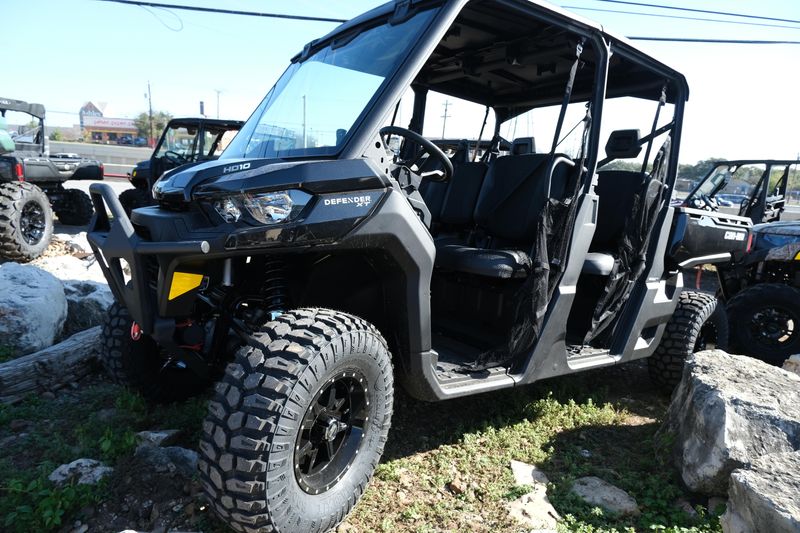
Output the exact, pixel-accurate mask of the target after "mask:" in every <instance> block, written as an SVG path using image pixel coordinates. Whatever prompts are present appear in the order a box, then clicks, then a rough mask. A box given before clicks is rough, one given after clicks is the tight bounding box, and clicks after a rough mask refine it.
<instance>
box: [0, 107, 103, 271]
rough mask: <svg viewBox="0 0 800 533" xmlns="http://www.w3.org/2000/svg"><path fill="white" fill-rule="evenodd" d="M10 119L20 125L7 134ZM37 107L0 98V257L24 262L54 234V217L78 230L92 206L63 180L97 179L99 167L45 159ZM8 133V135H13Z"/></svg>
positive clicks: (100, 172) (89, 162)
mask: <svg viewBox="0 0 800 533" xmlns="http://www.w3.org/2000/svg"><path fill="white" fill-rule="evenodd" d="M9 119H12V120H14V121H15V122H22V123H25V124H26V126H19V127H21V128H23V131H14V132H9V131H8V128H9V126H8V123H9ZM44 119H45V109H44V106H43V105H41V104H28V103H26V102H22V101H20V100H10V99H5V98H0V120H2V122H0V131H2V132H3V133H2V134H0V135H3V137H4V139H5V141H4V142H3V144H2V150H0V255H1V256H3V257H6V258H8V259H13V260H15V261H29V260H31V259H34V258H36V257H38V256H39V255H41V253H42V252H44V250H45V248H47V245H48V244H49V242H50V235H51V234H52V232H53V213H54V212H55V215H56V216H57V217H58V219H59V221H60V222H61V223H62V224H67V225H72V226H83V225H86V224H88V223H89V220H90V219H91V218H92V213H93V210H92V202H91V200H90V199H89V196H88V195H87V194H86V193H84V192H83V191H80V190H78V189H67V188H64V186H63V184H64V182H66V181H67V180H70V179H72V180H102V179H103V164H102V163H100V162H99V161H95V160H90V159H81V158H69V157H57V158H56V157H54V158H50V157H48V155H49V147H48V141H47V137H46V135H45V125H44ZM12 133H13V135H12Z"/></svg>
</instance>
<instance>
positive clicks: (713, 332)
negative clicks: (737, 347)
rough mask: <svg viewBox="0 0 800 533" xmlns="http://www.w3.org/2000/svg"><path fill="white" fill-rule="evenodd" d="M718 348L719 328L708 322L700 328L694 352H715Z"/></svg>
mask: <svg viewBox="0 0 800 533" xmlns="http://www.w3.org/2000/svg"><path fill="white" fill-rule="evenodd" d="M716 347H717V328H716V326H714V324H712V323H711V322H706V323H705V324H703V327H702V328H700V335H698V336H697V341H695V343H694V351H695V352H699V351H702V350H713V349H715V348H716Z"/></svg>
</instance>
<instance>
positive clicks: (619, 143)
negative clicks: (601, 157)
mask: <svg viewBox="0 0 800 533" xmlns="http://www.w3.org/2000/svg"><path fill="white" fill-rule="evenodd" d="M641 151H642V145H641V143H640V142H639V130H617V131H612V132H611V135H610V136H609V137H608V142H607V143H606V155H607V156H608V158H609V159H631V158H634V157H636V156H638V155H639V153H640V152H641Z"/></svg>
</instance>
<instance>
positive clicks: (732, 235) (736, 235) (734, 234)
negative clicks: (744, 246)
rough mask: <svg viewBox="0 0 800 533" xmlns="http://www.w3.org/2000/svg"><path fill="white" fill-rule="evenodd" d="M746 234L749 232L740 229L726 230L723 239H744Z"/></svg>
mask: <svg viewBox="0 0 800 533" xmlns="http://www.w3.org/2000/svg"><path fill="white" fill-rule="evenodd" d="M745 235H747V234H746V233H742V232H740V231H726V232H725V236H724V237H723V239H725V240H726V241H743V240H744V236H745Z"/></svg>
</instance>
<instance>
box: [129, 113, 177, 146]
mask: <svg viewBox="0 0 800 533" xmlns="http://www.w3.org/2000/svg"><path fill="white" fill-rule="evenodd" d="M171 118H172V115H171V114H169V113H167V112H166V111H157V112H153V137H158V136H159V135H161V132H162V131H163V130H164V128H166V127H167V122H169V121H170V119H171ZM133 123H134V124H135V125H136V132H137V135H138V136H139V137H144V138H145V139H149V138H150V117H149V116H148V114H147V113H146V112H144V111H143V112H141V113H139V116H137V117H136V118H135V119H133Z"/></svg>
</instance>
